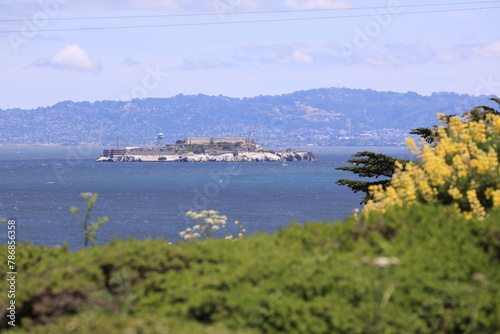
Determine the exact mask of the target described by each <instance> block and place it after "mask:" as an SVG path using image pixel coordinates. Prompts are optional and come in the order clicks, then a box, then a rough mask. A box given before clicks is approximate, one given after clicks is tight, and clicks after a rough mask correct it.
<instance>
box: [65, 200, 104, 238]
mask: <svg viewBox="0 0 500 334" xmlns="http://www.w3.org/2000/svg"><path fill="white" fill-rule="evenodd" d="M80 196H81V197H82V198H83V199H85V200H87V210H86V211H85V214H84V215H82V212H81V211H80V209H79V208H78V207H76V206H73V207H71V208H70V211H71V212H72V213H74V214H75V215H77V216H80V217H83V219H82V222H81V224H82V225H83V234H84V235H85V242H84V245H85V247H87V246H88V243H89V241H90V242H92V245H94V246H95V245H97V241H96V239H97V238H96V236H95V234H96V232H97V230H98V229H99V227H100V226H101V225H102V224H104V223H107V222H108V220H109V219H108V217H99V218H98V219H97V221H96V222H93V223H91V222H90V214H91V212H92V209H93V208H94V206H95V203H96V201H97V196H98V195H97V194H93V193H81V194H80Z"/></svg>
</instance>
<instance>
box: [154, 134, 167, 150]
mask: <svg viewBox="0 0 500 334" xmlns="http://www.w3.org/2000/svg"><path fill="white" fill-rule="evenodd" d="M164 139H165V135H164V134H163V133H159V134H158V135H157V136H156V146H157V147H163V146H165V142H164Z"/></svg>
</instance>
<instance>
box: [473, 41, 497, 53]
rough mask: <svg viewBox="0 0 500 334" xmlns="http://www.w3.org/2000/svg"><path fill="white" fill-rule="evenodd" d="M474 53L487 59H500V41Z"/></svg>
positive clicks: (479, 48)
mask: <svg viewBox="0 0 500 334" xmlns="http://www.w3.org/2000/svg"><path fill="white" fill-rule="evenodd" d="M474 51H475V52H476V53H478V54H480V55H481V56H485V57H500V41H495V42H492V43H490V44H487V45H485V46H484V47H477V48H475V49H474Z"/></svg>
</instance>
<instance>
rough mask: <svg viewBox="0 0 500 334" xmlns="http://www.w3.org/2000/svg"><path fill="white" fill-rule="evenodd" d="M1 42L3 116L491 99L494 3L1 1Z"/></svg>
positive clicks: (499, 75) (496, 53) (496, 26)
mask: <svg viewBox="0 0 500 334" xmlns="http://www.w3.org/2000/svg"><path fill="white" fill-rule="evenodd" d="M456 3H463V4H462V5H456ZM446 4H455V5H446ZM424 5H425V6H424ZM484 7H490V9H479V8H484ZM491 7H496V8H491ZM472 8H474V9H475V10H463V11H450V10H452V9H472ZM316 9H322V10H318V11H313V10H316ZM428 11H431V12H432V13H415V12H428ZM243 12H253V13H252V14H242V13H243ZM412 13H413V14H412ZM183 14H207V15H205V16H201V15H184V16H183ZM161 15H163V16H161ZM131 16H133V17H131ZM138 16H141V17H138ZM95 17H100V19H95ZM104 17H105V18H104ZM320 17H330V18H329V19H318V18H320ZM340 17H343V18H340ZM67 18H79V19H78V20H76V19H70V20H68V19H67ZM84 18H85V19H84ZM89 18H94V19H89ZM305 18H309V19H308V20H306V19H305ZM16 20H17V21H16ZM243 21H247V22H243ZM248 21H250V22H248ZM263 21H264V22H263ZM234 22H238V23H234ZM133 26H149V27H147V28H144V27H143V28H128V27H133ZM151 26H154V27H151ZM105 27H126V28H125V29H105ZM88 28H92V30H86V29H88ZM94 28H98V29H94ZM61 29H79V30H65V31H54V30H61ZM47 30H51V31H47ZM0 31H1V33H0V59H1V62H0V73H1V79H0V97H1V98H0V108H13V107H21V108H34V107H38V106H47V105H52V104H54V103H56V102H59V101H63V100H73V101H83V100H88V101H95V100H118V99H122V100H129V99H131V98H142V97H169V96H173V95H177V94H180V93H182V94H198V93H203V94H209V95H219V94H222V95H227V96H233V97H245V96H255V95H260V94H282V93H288V92H292V91H295V90H305V89H311V88H320V87H348V88H371V89H375V90H382V91H387V90H391V91H397V92H406V91H415V92H418V93H421V94H430V93H432V92H439V91H455V92H458V93H468V94H497V95H500V66H499V65H500V62H499V61H500V1H466V0H446V1H433V0H408V1H403V0H274V1H271V0H121V1H118V0H106V1H103V0H39V1H19V0H18V1H2V3H0ZM8 31H11V32H10V33H9V32H8Z"/></svg>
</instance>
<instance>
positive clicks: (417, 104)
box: [0, 88, 489, 146]
mask: <svg viewBox="0 0 500 334" xmlns="http://www.w3.org/2000/svg"><path fill="white" fill-rule="evenodd" d="M488 102H489V101H488V100H487V98H486V97H485V96H482V97H474V96H470V95H459V94H456V93H434V94H432V95H431V96H422V95H419V94H417V93H414V92H408V93H394V92H377V91H374V90H370V89H368V90H361V89H348V88H322V89H313V90H308V91H298V92H294V93H290V94H283V95H278V96H257V97H252V98H242V99H240V98H231V97H226V96H207V95H201V94H200V95H192V96H186V95H182V94H181V95H177V96H174V97H171V98H148V99H136V100H132V101H99V102H94V103H90V102H73V101H64V102H59V103H57V104H55V105H53V106H50V107H43V108H42V107H40V108H37V109H32V110H21V109H8V110H0V144H10V143H23V144H34V143H58V144H99V145H114V143H115V142H116V138H117V137H120V138H121V141H122V143H123V144H124V145H129V146H135V145H152V144H154V142H155V137H156V134H157V133H159V132H163V133H165V141H166V142H175V141H176V140H178V139H185V138H186V137H197V136H203V137H212V136H213V137H215V136H228V137H229V136H238V137H239V136H245V135H246V134H247V133H248V131H252V133H253V135H254V137H255V139H256V140H257V141H259V142H260V143H262V144H263V145H268V146H271V145H272V146H281V145H307V144H314V145H400V144H402V143H403V141H404V137H405V136H406V135H407V133H408V131H409V130H410V129H412V128H417V127H422V126H432V125H434V124H435V123H436V118H435V114H436V113H437V112H444V113H447V114H460V113H463V112H465V111H468V110H470V109H471V108H472V107H474V106H477V105H484V104H488Z"/></svg>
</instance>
